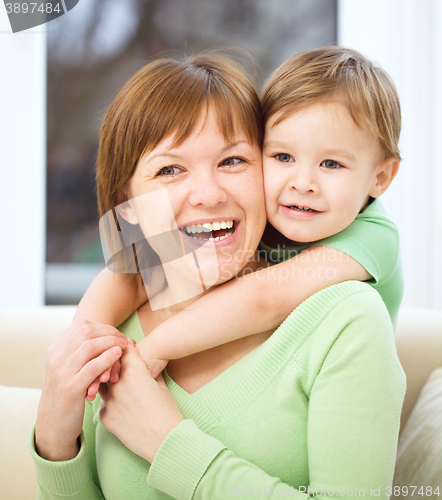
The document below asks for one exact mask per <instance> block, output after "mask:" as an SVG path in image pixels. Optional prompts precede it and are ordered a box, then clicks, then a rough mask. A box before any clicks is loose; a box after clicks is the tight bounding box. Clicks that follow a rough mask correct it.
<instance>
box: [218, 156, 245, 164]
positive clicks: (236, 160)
mask: <svg viewBox="0 0 442 500" xmlns="http://www.w3.org/2000/svg"><path fill="white" fill-rule="evenodd" d="M243 161H244V160H243V159H242V158H238V157H236V156H232V157H231V158H226V159H225V160H223V161H222V162H221V165H227V166H233V165H238V163H242V162H243Z"/></svg>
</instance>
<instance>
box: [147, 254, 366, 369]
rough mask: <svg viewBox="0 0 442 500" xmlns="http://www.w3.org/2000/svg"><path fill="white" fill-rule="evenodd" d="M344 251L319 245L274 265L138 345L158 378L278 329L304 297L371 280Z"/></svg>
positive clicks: (217, 292)
mask: <svg viewBox="0 0 442 500" xmlns="http://www.w3.org/2000/svg"><path fill="white" fill-rule="evenodd" d="M370 277H371V276H370V275H369V274H368V273H367V271H366V270H365V269H364V268H363V267H362V266H361V264H359V263H358V262H356V261H355V260H354V259H352V258H351V257H349V256H348V255H346V254H344V253H343V252H341V251H339V250H336V249H334V248H331V247H327V246H316V247H313V248H309V249H307V250H305V251H303V252H301V253H300V254H299V255H297V256H296V257H293V258H292V259H290V260H288V261H286V262H282V263H280V264H277V265H275V266H272V267H269V268H266V269H262V270H259V271H257V272H255V273H251V274H247V275H245V276H242V277H240V278H238V279H233V280H231V281H229V282H228V283H225V284H223V285H221V286H219V287H217V288H216V289H214V290H213V291H211V292H209V293H208V294H207V295H205V296H204V297H202V298H201V299H199V300H198V301H196V302H195V303H193V304H192V305H191V306H189V307H188V308H186V309H185V310H184V311H182V312H180V313H178V314H176V315H175V316H173V317H172V318H170V319H168V320H167V321H165V322H164V323H163V324H161V325H160V326H158V327H157V328H156V329H155V330H153V331H152V332H151V333H150V334H149V335H148V336H147V337H146V339H144V340H142V341H141V342H140V343H138V350H139V352H140V355H141V357H142V358H143V360H144V361H145V362H146V363H147V365H148V367H149V369H150V370H151V372H152V375H153V377H156V376H157V374H158V373H159V371H161V369H162V368H164V366H165V363H163V364H162V363H158V360H169V359H179V358H183V357H185V356H188V355H190V354H194V353H196V352H200V351H204V350H206V349H210V348H212V347H216V346H218V345H221V344H226V343H227V342H231V341H233V340H237V339H239V338H243V337H247V336H249V335H253V334H256V333H260V332H265V331H268V330H271V329H274V328H276V327H277V326H278V325H280V324H281V323H282V322H283V320H284V319H285V318H286V317H287V316H288V315H289V314H290V313H291V312H292V311H293V310H294V309H295V308H296V307H297V306H298V305H299V304H300V303H301V302H303V301H304V300H305V299H307V298H308V297H310V296H311V295H313V294H314V293H316V292H318V291H320V290H322V289H324V288H327V287H328V286H330V285H334V284H337V283H341V282H343V281H348V280H358V281H365V280H368V279H370Z"/></svg>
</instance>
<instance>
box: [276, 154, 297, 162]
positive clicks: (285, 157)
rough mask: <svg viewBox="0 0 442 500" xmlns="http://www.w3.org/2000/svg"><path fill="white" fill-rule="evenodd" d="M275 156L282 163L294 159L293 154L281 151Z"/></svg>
mask: <svg viewBox="0 0 442 500" xmlns="http://www.w3.org/2000/svg"><path fill="white" fill-rule="evenodd" d="M275 158H276V159H277V160H278V161H280V162H281V163H289V162H290V161H294V159H293V156H291V155H289V154H287V153H279V154H277V155H275Z"/></svg>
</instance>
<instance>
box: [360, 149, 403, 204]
mask: <svg viewBox="0 0 442 500" xmlns="http://www.w3.org/2000/svg"><path fill="white" fill-rule="evenodd" d="M399 163H400V160H399V159H398V158H396V157H395V156H391V157H390V158H386V159H385V160H383V161H382V163H381V164H380V165H379V166H378V167H377V173H376V176H375V178H374V181H373V185H372V186H371V189H370V192H369V193H368V194H369V195H370V196H372V197H373V198H378V197H379V196H381V194H382V193H385V191H386V190H387V189H388V187H389V186H390V184H391V182H392V181H393V179H394V178H395V177H396V174H397V173H398V170H399Z"/></svg>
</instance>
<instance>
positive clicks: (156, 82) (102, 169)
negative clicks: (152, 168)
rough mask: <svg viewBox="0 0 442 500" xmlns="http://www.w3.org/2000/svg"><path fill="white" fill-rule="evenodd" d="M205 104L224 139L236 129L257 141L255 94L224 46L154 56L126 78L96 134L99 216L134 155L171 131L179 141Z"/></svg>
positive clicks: (121, 183)
mask: <svg viewBox="0 0 442 500" xmlns="http://www.w3.org/2000/svg"><path fill="white" fill-rule="evenodd" d="M209 106H210V107H212V108H213V109H214V111H215V113H216V115H217V117H218V122H219V126H220V131H221V133H222V134H223V136H224V137H225V139H226V140H227V141H228V142H230V141H232V140H233V137H234V135H235V132H236V131H239V130H240V131H242V132H244V133H245V134H246V136H247V137H248V139H249V140H250V141H251V142H252V143H256V144H259V145H260V146H261V144H262V138H263V122H262V115H261V105H260V101H259V97H258V95H257V93H256V90H255V88H254V86H253V84H252V83H251V82H250V80H249V79H248V78H247V76H245V74H244V71H243V69H242V66H241V65H240V63H239V61H238V60H237V59H234V58H232V57H230V56H229V55H228V54H227V53H226V52H225V51H211V52H205V53H201V54H198V55H194V56H191V57H187V58H181V59H180V58H162V59H157V60H154V61H152V62H150V63H148V64H147V65H146V66H144V67H143V68H142V69H140V70H139V71H138V72H137V73H136V74H135V75H134V76H133V77H132V78H131V79H130V80H129V81H128V82H127V83H126V85H125V86H124V87H123V88H122V89H121V90H120V92H119V93H118V95H117V96H116V98H115V99H114V101H113V102H112V104H111V106H110V108H109V110H108V112H107V114H106V116H105V118H104V121H103V125H102V129H101V134H100V145H99V149H98V159H97V172H96V182H97V198H98V207H99V211H100V216H103V215H104V214H105V213H107V212H108V211H109V210H111V209H113V208H114V207H115V206H116V205H117V204H118V201H117V197H118V193H119V192H120V191H121V190H122V189H123V188H124V186H125V184H126V182H127V181H128V180H129V179H130V178H131V177H132V175H133V173H134V171H135V168H136V166H137V162H138V160H139V159H140V157H141V156H142V155H143V154H145V153H147V152H150V151H152V149H154V148H155V147H156V146H157V145H158V143H159V142H160V141H162V140H163V139H164V138H166V137H168V136H171V135H173V136H174V138H175V142H174V145H176V146H178V145H180V144H181V143H182V142H183V141H185V140H186V138H187V137H189V136H190V135H191V133H192V131H193V130H194V128H195V125H196V124H197V122H198V120H199V118H200V116H201V113H202V112H203V111H205V110H206V111H207V108H208V107H209Z"/></svg>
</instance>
